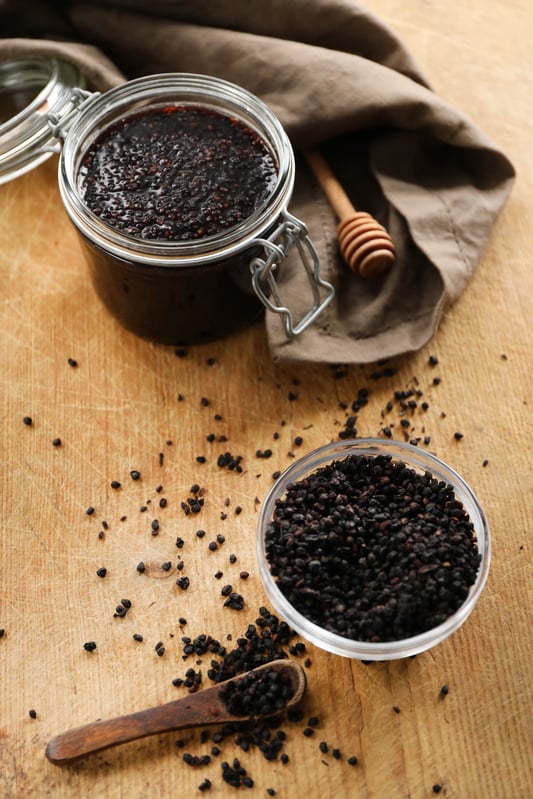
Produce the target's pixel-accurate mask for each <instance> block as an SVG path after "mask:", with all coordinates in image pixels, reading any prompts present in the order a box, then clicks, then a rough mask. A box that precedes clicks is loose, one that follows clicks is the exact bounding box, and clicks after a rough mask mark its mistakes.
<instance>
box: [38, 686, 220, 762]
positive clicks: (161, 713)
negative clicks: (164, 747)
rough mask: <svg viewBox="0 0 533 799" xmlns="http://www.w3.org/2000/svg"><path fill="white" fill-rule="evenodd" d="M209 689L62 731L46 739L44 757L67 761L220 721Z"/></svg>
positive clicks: (217, 708)
mask: <svg viewBox="0 0 533 799" xmlns="http://www.w3.org/2000/svg"><path fill="white" fill-rule="evenodd" d="M211 690H212V689H211ZM211 690H210V689H207V690H205V691H201V692H199V693H197V694H190V695H189V696H186V697H183V698H182V699H176V700H174V701H173V702H167V703H166V704H164V705H159V706H157V707H151V708H147V709H146V710H140V711H138V712H136V713H130V714H129V715H126V716H120V717H118V718H114V719H106V720H103V721H94V722H92V723H90V724H84V725H83V726H82V727H76V728H75V729H73V730H68V731H67V732H63V733H61V734H60V735H56V737H55V738H52V739H51V740H50V741H49V743H48V745H47V747H46V757H47V758H48V760H50V761H51V762H52V763H56V764H61V763H69V762H70V761H72V760H76V759H77V758H80V757H83V756H84V755H87V754H90V753H92V752H99V751H100V750H101V749H107V748H109V747H111V746H116V745H117V744H123V743H127V742H128V741H135V740H138V739H140V738H146V737H147V736H148V735H157V734H158V733H162V732H168V731H170V730H178V729H181V728H183V727H194V726H197V725H199V724H214V723H217V722H223V721H224V714H223V712H222V709H221V707H220V705H219V703H218V702H217V694H216V693H215V694H213V693H211Z"/></svg>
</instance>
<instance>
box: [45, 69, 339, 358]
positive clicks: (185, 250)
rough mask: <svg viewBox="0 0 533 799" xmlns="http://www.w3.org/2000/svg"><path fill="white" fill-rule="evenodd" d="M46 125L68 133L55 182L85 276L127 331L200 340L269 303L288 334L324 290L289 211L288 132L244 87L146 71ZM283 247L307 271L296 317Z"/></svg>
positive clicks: (319, 305) (312, 311) (324, 297)
mask: <svg viewBox="0 0 533 799" xmlns="http://www.w3.org/2000/svg"><path fill="white" fill-rule="evenodd" d="M50 124H51V127H52V131H53V134H54V136H55V137H56V138H59V139H63V146H62V151H61V156H60V163H59V189H60V193H61V197H62V200H63V204H64V206H65V209H66V211H67V214H68V216H69V217H70V219H71V221H72V223H73V225H74V226H75V228H76V229H77V231H78V233H79V235H80V240H81V243H82V248H83V251H84V254H85V256H86V260H87V262H88V264H89V269H90V274H91V278H92V281H93V284H94V286H95V289H96V291H97V293H98V295H99V297H100V298H101V300H102V301H103V303H104V304H105V305H106V307H107V308H108V309H109V310H110V312H111V313H112V314H113V315H114V316H115V317H116V318H117V319H118V320H119V321H120V322H121V323H122V325H123V326H124V327H126V328H127V329H129V330H131V331H133V332H134V333H136V334H138V335H140V336H142V337H144V338H147V339H150V340H153V341H159V342H162V343H168V344H176V343H199V342H202V341H209V340H212V339H216V338H220V337H222V336H225V335H227V334H229V333H231V332H233V331H235V330H238V329H240V328H242V327H243V326H245V325H248V324H250V323H252V322H253V321H255V320H257V319H258V318H260V316H261V315H262V313H263V311H264V309H265V308H266V309H268V310H269V311H271V312H274V313H277V314H279V316H280V322H281V324H282V325H283V326H284V330H285V333H286V335H287V337H289V338H290V337H292V336H294V335H298V334H299V333H300V332H302V331H303V330H304V329H305V328H306V327H307V326H308V325H309V324H311V323H312V322H313V321H314V320H315V319H316V317H317V316H318V315H319V314H320V313H321V312H322V310H323V309H324V307H325V306H326V305H327V304H328V303H329V302H330V301H331V299H332V297H333V288H332V286H331V285H330V284H329V283H327V282H326V281H325V280H323V279H322V278H321V276H320V264H319V259H318V256H317V253H316V250H315V248H314V246H313V244H312V242H311V240H310V239H309V236H308V234H307V230H306V228H305V225H304V224H303V222H301V221H300V220H298V219H296V218H295V217H293V216H292V215H291V214H290V213H289V212H288V210H287V206H288V204H289V201H290V198H291V195H292V190H293V185H294V171H295V165H294V153H293V150H292V147H291V144H290V141H289V139H288V137H287V135H286V133H285V131H284V129H283V127H282V125H281V124H280V122H279V120H278V119H277V117H276V116H275V115H274V114H273V112H272V111H271V110H270V109H269V108H268V106H266V105H265V104H264V103H263V102H262V101H261V100H259V99H258V98H257V97H255V96H254V95H252V94H250V93H249V92H247V91H246V90H245V89H243V88H241V87H239V86H236V85H234V84H232V83H228V82H227V81H223V80H220V79H218V78H213V77H209V76H202V75H192V74H187V73H175V74H163V75H153V76H147V77H143V78H139V79H137V80H132V81H129V82H127V83H125V84H122V85H120V86H118V87H116V88H114V89H111V90H109V91H107V92H105V93H104V94H89V93H87V95H86V96H85V98H84V99H83V100H82V101H81V103H80V105H79V107H78V108H77V109H76V110H75V111H74V112H73V113H71V114H70V115H69V118H68V120H66V121H65V120H63V121H60V122H59V123H58V124H55V120H54V119H53V118H52V119H51V120H50ZM291 250H292V253H291ZM289 254H290V255H291V257H295V258H296V259H297V260H298V261H299V262H300V264H299V268H303V269H304V270H305V272H306V275H307V278H308V282H309V308H308V310H307V311H306V312H304V314H303V316H302V317H301V318H299V319H295V318H293V314H292V313H291V310H290V308H288V307H287V305H286V303H285V302H284V301H283V299H282V297H281V293H280V290H279V284H278V277H279V273H280V271H281V270H282V268H283V262H284V261H285V259H286V258H287V257H289Z"/></svg>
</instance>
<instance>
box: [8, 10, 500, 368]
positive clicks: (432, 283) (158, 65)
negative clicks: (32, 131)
mask: <svg viewBox="0 0 533 799" xmlns="http://www.w3.org/2000/svg"><path fill="white" fill-rule="evenodd" d="M31 5H32V7H33V13H30V14H26V15H24V18H23V19H21V15H20V13H17V11H15V10H14V9H15V7H16V6H18V3H17V2H16V0H15V2H13V3H12V4H11V5H10V3H9V2H4V3H3V4H2V5H1V7H0V31H1V32H2V35H3V36H5V37H6V38H4V39H2V40H0V59H6V58H9V57H12V56H13V55H20V54H22V53H27V52H32V51H36V50H39V51H40V52H45V53H50V54H57V55H64V56H66V57H67V58H70V59H71V60H73V61H75V62H76V63H77V64H78V65H79V66H80V67H81V69H82V70H83V71H84V73H85V74H86V75H87V77H88V78H89V80H90V81H91V82H92V84H93V86H94V88H96V89H98V90H100V91H102V90H105V89H106V88H108V87H110V86H112V85H116V84H117V83H118V82H120V81H121V80H123V79H124V77H127V78H132V77H137V76H140V75H145V74H154V73H158V72H198V73H203V74H210V75H215V76H218V77H221V78H225V79H226V80H230V81H233V82H235V83H238V84H240V85H241V86H244V87H245V88H247V89H248V90H250V91H251V92H253V93H254V94H256V95H258V96H259V97H260V98H261V99H262V100H264V101H265V102H266V103H267V104H268V105H270V107H271V108H272V110H273V111H274V112H275V113H276V114H277V116H278V117H279V119H280V121H281V123H282V124H283V125H284V127H285V129H286V131H287V133H288V134H289V136H290V138H291V141H292V143H293V146H294V148H295V150H296V152H297V153H298V151H299V150H301V148H304V147H308V146H310V145H320V146H321V148H322V150H323V152H324V153H325V154H326V156H327V158H328V160H329V161H330V163H331V165H332V167H333V169H334V171H335V172H336V174H337V175H338V177H339V178H340V180H341V182H342V184H343V186H344V189H345V190H346V191H347V193H348V194H349V196H350V198H351V199H352V201H353V203H354V205H355V206H356V207H357V208H359V209H361V210H367V211H369V212H370V213H372V214H373V215H374V216H375V217H376V218H377V219H379V221H380V222H382V224H384V225H385V227H386V228H387V229H388V230H389V232H390V234H391V236H392V238H393V240H394V243H395V245H396V250H397V262H396V265H395V267H394V269H393V270H392V271H391V272H390V273H389V274H388V275H386V276H385V277H383V278H380V279H378V280H377V282H365V281H364V280H362V279H361V278H359V277H356V276H354V275H353V274H352V273H351V272H350V271H349V270H348V268H347V267H346V266H345V265H344V264H343V263H342V262H341V260H340V258H339V255H338V252H337V244H336V232H335V229H336V218H335V215H334V213H333V211H332V210H331V208H330V206H329V204H328V201H327V200H326V198H325V196H324V195H323V193H322V191H321V189H320V188H319V186H318V184H317V183H316V181H315V180H314V179H313V178H312V177H311V175H310V174H309V172H308V170H307V168H306V165H305V162H304V161H303V159H301V158H298V159H297V178H296V186H295V191H294V195H293V199H292V202H291V206H290V211H291V213H293V214H295V215H296V216H298V217H299V218H300V219H302V220H303V221H304V222H305V224H306V225H307V227H308V229H309V233H310V236H311V238H312V240H313V242H314V244H315V246H316V248H317V250H318V252H319V255H320V259H321V273H322V275H323V277H325V278H326V279H327V280H329V281H330V282H331V283H333V285H334V286H335V289H336V295H335V299H334V301H333V302H332V303H331V304H330V305H329V306H328V308H327V309H326V310H325V312H324V313H323V314H322V316H321V317H319V319H318V321H316V322H315V323H314V325H313V326H312V327H311V328H309V329H308V330H306V331H305V332H304V333H303V334H302V335H300V336H299V337H297V338H296V339H294V340H291V341H287V340H286V338H285V336H284V334H283V332H282V328H281V324H280V321H279V320H278V318H277V317H276V316H274V315H273V314H271V313H267V314H266V322H265V324H266V330H267V335H268V340H269V344H270V347H271V351H272V355H273V357H274V358H275V359H294V360H302V361H304V360H305V361H328V362H332V363H365V362H372V361H376V360H379V359H383V358H386V357H390V356H394V355H397V354H400V353H404V352H409V351H413V350H416V349H418V348H420V347H421V346H423V345H424V344H425V343H426V342H427V341H428V340H429V339H430V338H431V336H432V335H433V333H434V332H435V330H436V328H437V325H438V322H439V319H440V317H441V314H442V310H443V307H445V305H446V303H451V302H453V301H454V300H456V299H457V297H458V296H459V295H460V293H461V292H462V291H463V289H464V288H465V286H466V284H467V282H468V280H469V278H470V276H471V275H472V273H473V271H474V270H475V268H476V265H477V263H478V262H479V259H480V257H481V254H482V252H483V249H484V247H485V245H486V243H487V240H488V238H489V236H490V233H491V230H492V227H493V225H494V223H495V221H496V218H497V216H498V213H499V212H500V210H501V209H502V207H503V205H504V204H505V201H506V199H507V197H508V194H509V192H510V190H511V186H512V182H513V177H514V171H513V167H512V165H511V164H510V162H509V161H508V159H507V158H506V157H505V155H504V154H503V153H501V152H500V151H499V150H498V148H497V147H496V146H495V145H494V144H492V143H491V142H490V141H489V140H488V139H487V137H486V136H485V135H484V134H483V133H482V132H481V131H480V130H479V129H478V128H477V127H476V126H475V124H474V123H473V122H471V121H470V120H469V119H468V118H466V117H465V116H464V115H462V114H461V113H460V112H458V111H457V110H455V109H453V108H451V107H450V106H449V105H447V104H446V103H445V102H443V100H442V99H440V98H439V96H438V95H437V94H436V93H435V92H434V91H432V89H431V87H430V86H429V85H428V83H427V81H426V79H425V78H424V76H423V75H422V73H421V72H420V70H419V68H418V67H417V65H416V64H415V62H414V61H413V59H412V58H411V56H410V54H409V52H408V51H407V50H406V48H405V47H404V46H403V45H402V43H401V42H400V41H399V40H398V38H397V37H396V36H395V35H394V33H393V32H392V31H391V30H389V29H388V27H387V26H386V25H384V24H383V23H382V22H381V21H380V20H379V19H377V18H376V17H375V16H374V15H373V14H372V13H371V12H370V11H368V10H367V9H365V8H364V6H362V5H361V4H359V3H357V2H355V0H291V1H290V2H287V0H266V1H265V2H261V3H254V2H250V0H219V1H218V2H212V0H159V2H157V1H155V2H148V0H146V2H142V0H137V2H136V1H135V0H129V2H128V0H122V2H121V1H120V0H115V2H113V0H101V2H86V3H84V2H78V0H71V1H70V2H68V1H67V0H64V2H61V0H55V2H53V0H50V2H49V3H47V2H46V0H41V2H38V0H34V2H33V3H31ZM467 78H468V76H467V75H465V79H467ZM296 260H297V259H296V257H294V258H293V257H292V255H291V256H290V257H289V259H288V262H287V263H286V264H285V266H284V268H283V272H282V275H281V276H280V283H281V285H282V292H283V298H284V300H285V301H286V302H287V304H288V305H289V306H290V307H291V308H292V309H293V310H294V311H295V315H296V317H298V313H299V312H300V311H301V310H302V308H303V307H304V306H305V303H306V302H308V295H309V289H308V288H307V280H306V278H305V276H304V274H303V270H302V269H301V267H299V265H298V264H297V262H296Z"/></svg>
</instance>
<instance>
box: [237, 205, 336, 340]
mask: <svg viewBox="0 0 533 799" xmlns="http://www.w3.org/2000/svg"><path fill="white" fill-rule="evenodd" d="M282 216H283V219H284V221H283V222H282V223H281V224H280V225H279V226H278V227H277V228H276V230H274V232H273V233H272V235H271V236H270V237H269V238H268V239H255V241H254V244H257V245H260V246H261V247H262V248H263V250H264V253H263V256H264V257H261V256H256V257H255V258H252V260H251V261H250V271H251V273H252V285H253V287H254V291H255V293H256V294H257V296H258V297H259V299H260V300H261V302H262V303H263V305H264V306H265V308H267V309H268V310H269V311H273V312H274V313H277V314H279V315H280V316H281V319H282V322H283V326H284V329H285V335H286V336H287V338H294V337H295V336H297V335H299V334H300V333H302V332H303V331H304V330H305V329H306V328H307V327H309V325H311V324H312V323H313V322H314V320H315V319H316V318H317V316H318V315H319V314H321V313H322V311H323V310H324V308H325V307H326V306H327V305H328V304H329V303H330V302H331V300H332V299H333V296H334V294H335V289H334V288H333V286H332V285H331V283H328V282H327V281H326V280H323V278H321V277H320V259H319V257H318V253H317V251H316V249H315V247H314V244H313V242H312V241H311V239H310V238H309V235H308V233H307V228H306V226H305V225H304V223H303V222H301V221H300V220H299V219H297V218H296V217H295V216H292V215H291V214H289V213H288V211H284V212H283V214H282ZM294 245H295V246H296V248H297V250H298V254H299V256H300V260H301V262H302V264H303V267H304V269H305V272H306V274H307V279H308V281H309V284H310V286H311V291H312V296H313V303H312V305H311V307H310V308H309V310H308V311H307V312H306V313H305V314H304V316H303V317H302V318H301V319H300V320H299V322H297V323H296V324H295V323H294V321H293V314H292V312H291V310H290V309H289V308H287V306H286V305H284V304H283V303H282V302H281V298H280V294H279V290H278V284H277V282H276V277H275V271H276V268H277V267H279V266H280V265H281V263H282V262H283V261H284V260H285V258H286V257H287V255H288V254H289V252H290V250H291V249H292V247H293V246H294ZM264 285H266V286H267V287H268V289H269V290H270V293H269V294H267V293H266V292H265V291H264V289H263V286H264Z"/></svg>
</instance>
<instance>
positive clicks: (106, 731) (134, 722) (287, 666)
mask: <svg viewBox="0 0 533 799" xmlns="http://www.w3.org/2000/svg"><path fill="white" fill-rule="evenodd" d="M265 669H272V670H275V671H278V672H281V673H282V675H283V678H284V680H286V681H287V682H288V683H289V684H290V686H291V688H292V690H293V694H292V696H291V698H290V699H289V700H288V701H287V703H286V705H285V707H284V708H283V709H282V710H281V711H277V712H278V713H280V712H284V711H285V710H287V709H288V708H289V707H292V706H293V705H295V704H296V703H297V702H299V701H300V699H301V698H302V696H303V694H304V691H305V686H306V680H305V672H304V670H303V669H302V667H301V666H300V665H299V664H298V663H295V662H293V661H291V660H274V661H272V662H271V663H265V664H264V665H262V666H258V667H257V668H256V669H253V672H259V671H264V670H265ZM248 673H249V674H251V673H252V672H248ZM240 676H244V675H237V676H236V677H234V678H232V680H226V681H225V682H221V683H218V684H217V685H214V686H212V687H211V688H206V689H205V690H203V691H198V693H194V694H189V695H188V696H184V697H182V698H181V699H175V700H174V701H173V702H167V703H166V704H164V705H158V706H157V707H151V708H147V709H146V710H140V711H138V712H137V713H130V714H129V715H127V716H120V717H118V718H114V719H107V720H104V721H94V722H92V723H90V724H85V725H83V726H82V727H76V728H75V729H73V730H69V731H68V732H64V733H61V734H60V735H57V736H56V737H55V738H52V740H51V741H49V743H48V745H47V747H46V757H47V758H48V760H50V761H51V762H52V763H56V764H58V765H59V764H62V763H69V762H71V761H72V760H77V759H78V758H80V757H83V756H84V755H87V754H90V753H92V752H99V751H101V750H102V749H107V748H109V747H111V746H116V745H117V744H122V743H126V742H128V741H136V740H138V739H139V738H146V737H147V736H148V735H157V734H158V733H162V732H169V731H171V730H180V729H183V728H184V727H198V726H205V725H208V724H226V723H227V722H237V721H240V722H243V721H246V720H247V717H243V716H236V715H234V714H232V713H230V711H229V710H228V708H227V706H226V705H225V704H224V702H223V700H222V698H221V696H220V690H221V688H222V687H223V686H224V685H227V683H229V682H232V681H234V680H237V679H238V678H239V677H240ZM272 715H274V714H272ZM263 718H265V717H263Z"/></svg>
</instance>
